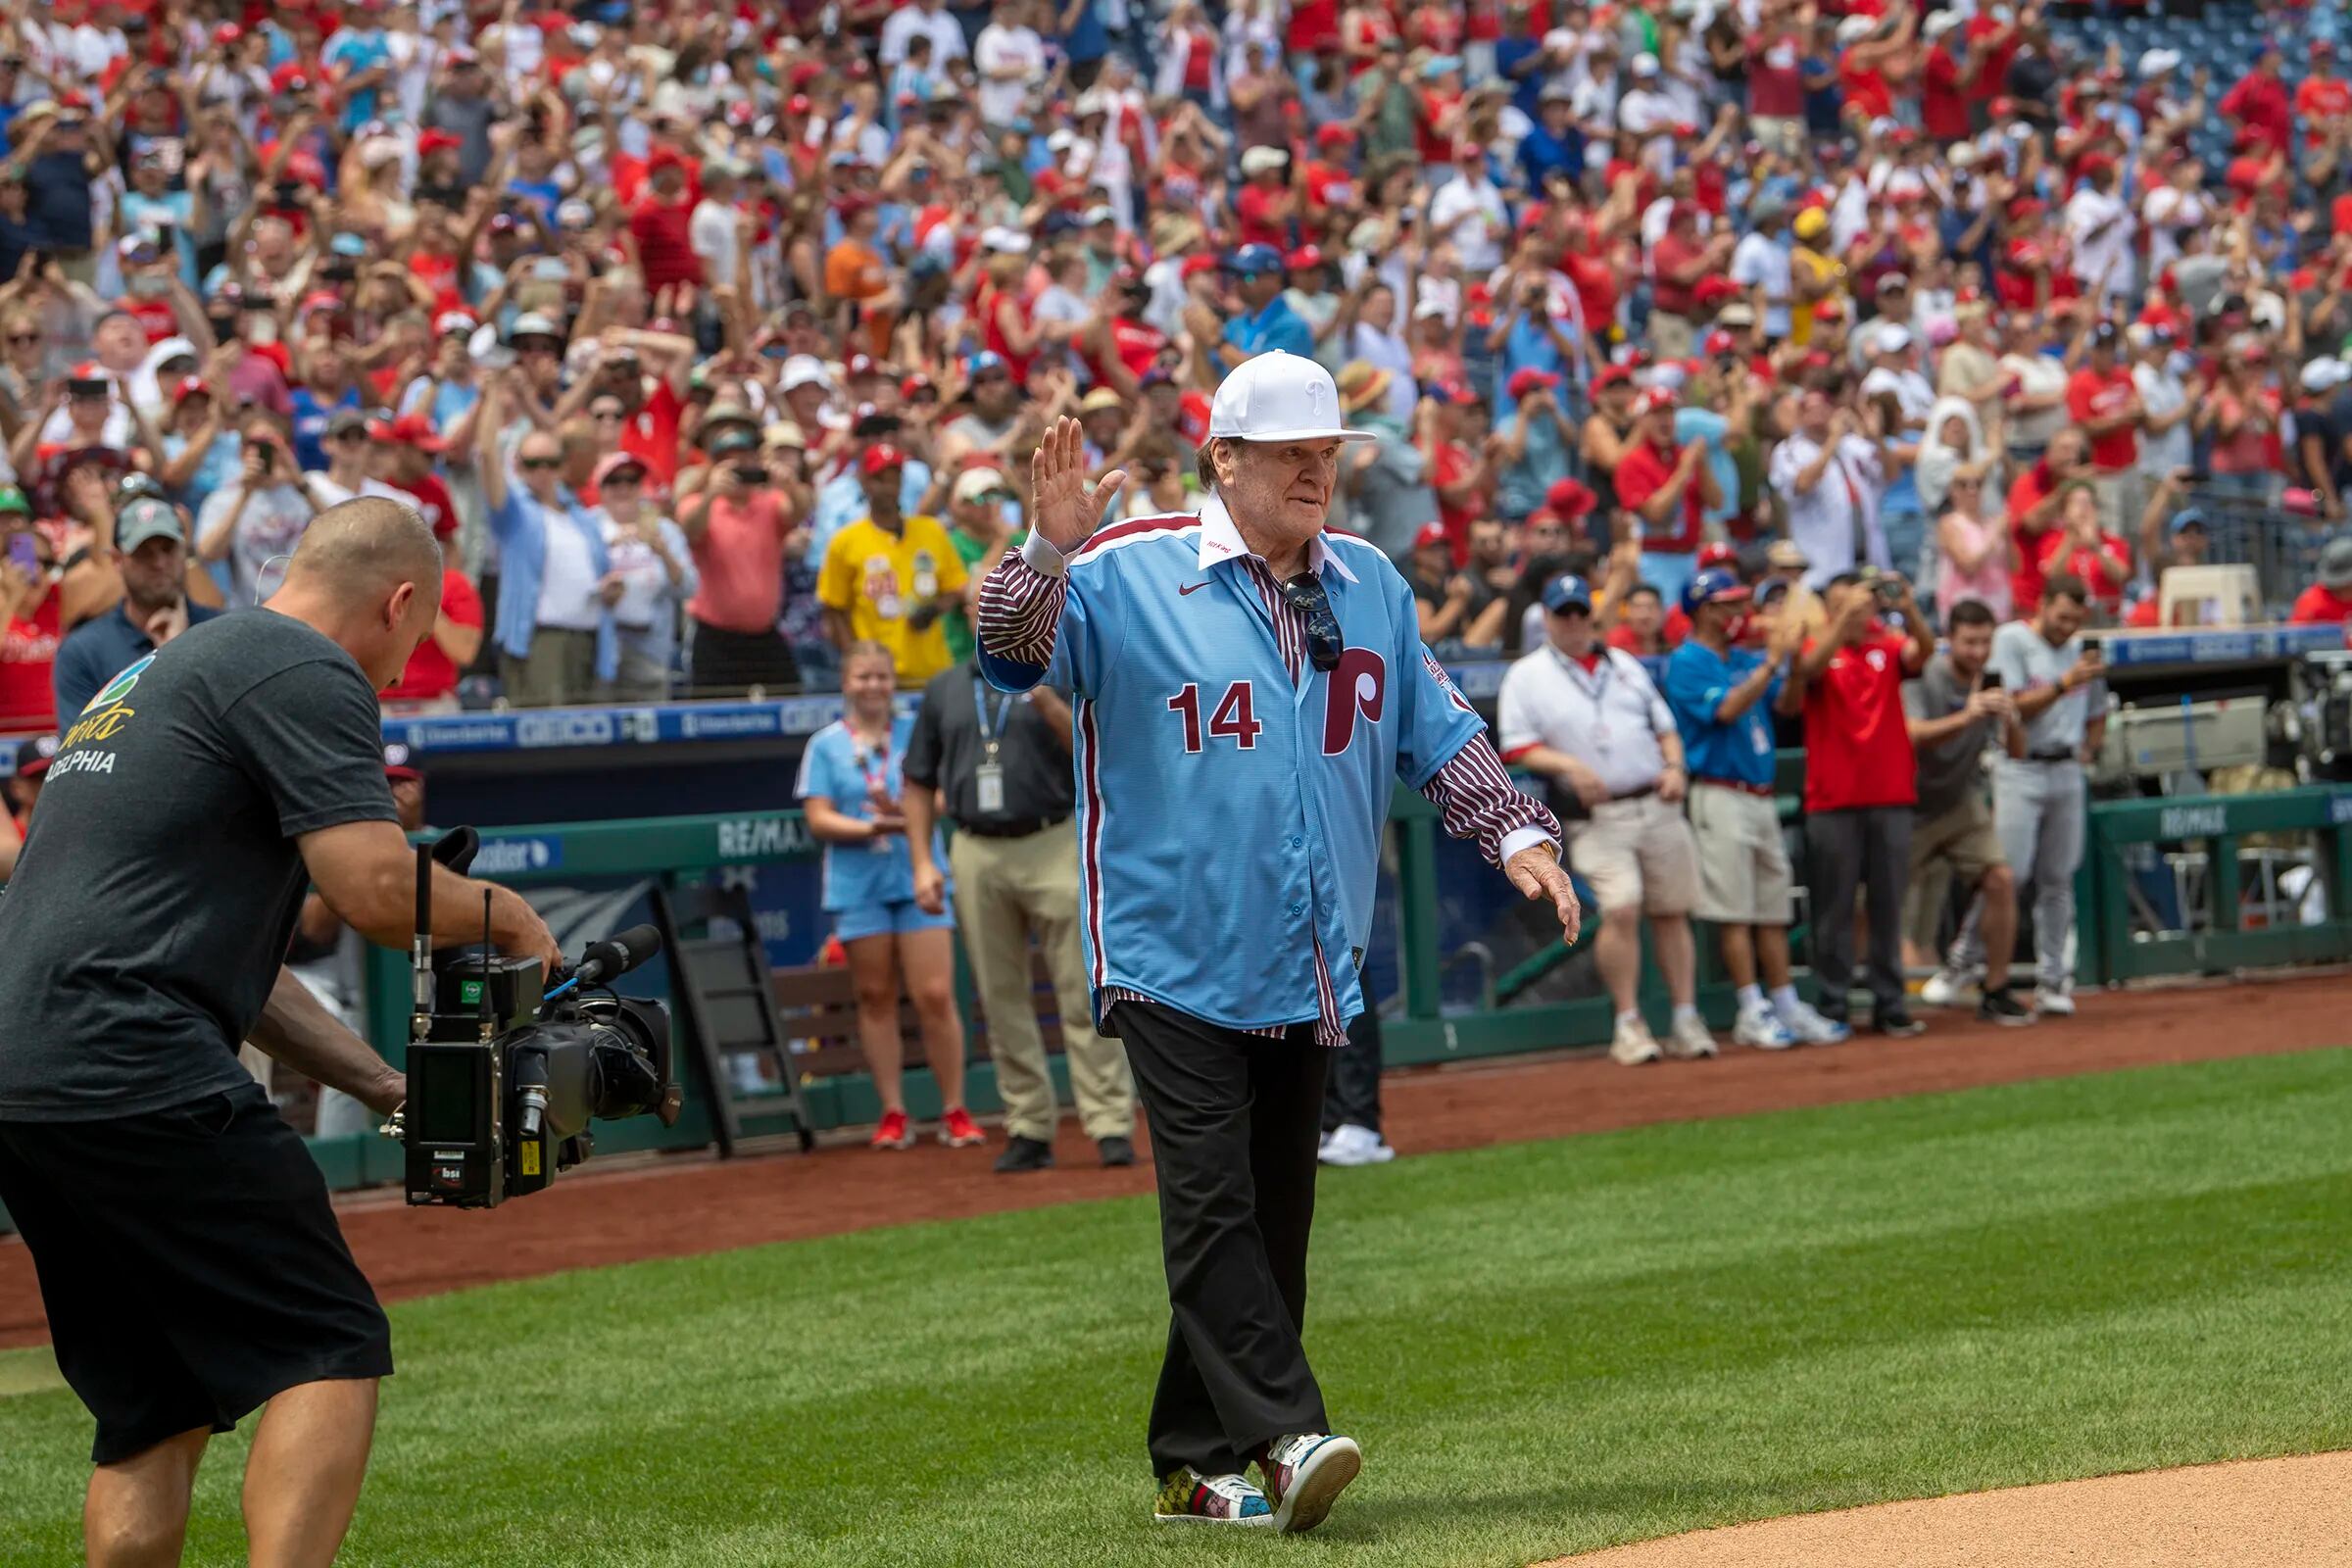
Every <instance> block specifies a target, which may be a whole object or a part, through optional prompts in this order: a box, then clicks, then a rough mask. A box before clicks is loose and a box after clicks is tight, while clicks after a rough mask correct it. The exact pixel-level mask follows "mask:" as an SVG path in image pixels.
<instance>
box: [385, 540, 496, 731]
mask: <svg viewBox="0 0 2352 1568" xmlns="http://www.w3.org/2000/svg"><path fill="white" fill-rule="evenodd" d="M481 651H482V596H481V595H480V594H478V593H476V592H475V591H474V587H473V582H472V580H471V579H470V578H468V577H467V576H466V574H465V573H464V572H462V571H460V570H459V569H458V568H457V567H455V566H444V567H443V568H442V569H441V613H440V615H439V617H438V618H436V619H435V620H434V622H433V634H432V635H431V636H430V637H427V638H426V639H425V640H424V641H423V642H421V643H418V644H417V652H416V653H414V654H412V655H410V656H409V666H408V668H406V669H404V670H402V671H401V672H400V679H399V680H398V681H396V682H394V683H393V684H392V685H391V686H390V687H389V688H387V689H386V690H385V692H384V711H385V712H387V713H454V712H457V711H459V703H458V677H459V676H460V675H462V674H464V673H465V671H466V666H467V665H469V664H471V663H472V662H473V661H474V658H475V656H477V655H478V654H480V653H481Z"/></svg>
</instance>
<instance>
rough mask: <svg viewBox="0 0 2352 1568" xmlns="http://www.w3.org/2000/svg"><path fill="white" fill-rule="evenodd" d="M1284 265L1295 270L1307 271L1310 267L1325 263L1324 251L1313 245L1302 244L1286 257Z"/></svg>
mask: <svg viewBox="0 0 2352 1568" xmlns="http://www.w3.org/2000/svg"><path fill="white" fill-rule="evenodd" d="M1282 265H1283V266H1284V267H1286V268H1289V269H1290V270H1292V271H1294V272H1301V271H1305V270H1307V269H1309V268H1313V267H1321V266H1322V265H1323V252H1322V251H1321V250H1320V249H1319V248H1317V247H1315V246H1313V245H1301V246H1299V248H1298V249H1297V250H1295V251H1293V252H1291V254H1290V255H1288V256H1286V257H1284V258H1283V261H1282Z"/></svg>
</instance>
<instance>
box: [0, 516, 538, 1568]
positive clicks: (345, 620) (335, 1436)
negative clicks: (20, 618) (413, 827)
mask: <svg viewBox="0 0 2352 1568" xmlns="http://www.w3.org/2000/svg"><path fill="white" fill-rule="evenodd" d="M440 581H441V554H440V550H439V548H438V547H437V546H436V545H435V544H434V542H433V537H432V532H431V530H430V529H429V528H428V527H427V526H426V525H425V523H424V521H423V519H421V518H420V517H418V516H417V514H416V513H414V512H412V511H410V510H409V509H407V508H405V507H402V506H398V505H396V504H394V503H390V502H386V501H382V500H378V499H373V498H366V499H361V500H357V501H352V502H348V503H346V504H344V505H342V506H339V507H335V508H333V509H331V510H329V511H327V512H325V513H323V514H321V515H320V516H319V519H318V520H317V521H316V522H314V523H313V524H312V525H311V528H310V530H309V531H308V532H307V533H306V534H305V535H304V536H303V540H302V543H301V546H300V547H299V548H298V549H297V551H296V552H295V555H294V559H293V562H292V564H290V566H289V567H288V570H287V573H286V583H285V586H284V588H283V589H282V590H280V591H279V592H278V594H277V595H276V596H275V597H273V598H272V599H271V600H270V604H269V606H268V607H267V608H266V609H264V610H260V611H254V612H249V613H244V614H237V615H222V616H220V617H218V618H216V619H213V620H210V621H206V622H204V623H203V624H201V625H197V626H193V627H190V628H189V629H188V631H187V632H185V633H184V634H183V635H181V636H179V637H176V638H174V639H172V642H171V644H170V645H169V646H167V647H165V648H162V649H159V650H158V651H157V652H156V653H154V654H152V655H150V656H148V657H146V658H143V659H141V660H139V661H137V662H134V663H132V664H131V665H130V666H129V667H127V668H125V669H123V670H122V671H121V673H119V674H117V675H116V676H115V677H114V678H113V679H112V680H111V681H109V682H108V683H107V684H106V686H105V687H104V688H103V689H102V690H101V691H100V692H99V694H98V696H97V697H96V698H95V699H94V700H93V701H92V703H91V705H90V707H89V708H88V709H87V710H85V711H83V714H82V716H81V718H80V719H79V720H78V721H77V722H76V723H75V724H74V725H73V727H72V728H71V729H70V730H69V731H68V732H67V733H66V735H65V736H64V738H63V740H62V741H61V743H60V745H59V748H58V752H57V756H56V759H55V760H54V762H53V763H52V764H51V767H50V770H49V773H48V776H47V779H46V781H45V788H44V791H43V794H44V799H45V803H46V804H44V805H43V806H42V808H41V809H40V812H39V814H38V815H37V816H36V817H35V818H34V820H33V825H32V834H31V837H30V838H29V839H28V841H27V842H26V844H25V851H24V856H23V858H22V860H21V862H20V864H19V866H18V869H17V874H16V877H15V879H14V880H13V882H12V883H11V884H10V886H9V889H8V892H7V893H6V894H5V896H0V995H5V996H7V997H8V998H10V999H11V1001H12V1002H13V1003H14V1008H13V1010H12V1012H11V1013H10V1015H9V1016H8V1018H7V1020H6V1022H5V1023H4V1024H0V1203H5V1204H6V1205H7V1207H8V1210H9V1212H10V1214H11V1215H13V1216H14V1217H15V1219H16V1221H17V1224H18V1225H19V1227H20V1228H21V1229H22V1231H23V1233H24V1237H25V1244H26V1246H28V1247H29V1248H30V1249H31V1250H32V1257H33V1262H34V1265H35V1267H36V1268H37V1270H38V1271H39V1275H40V1281H41V1292H42V1299H43V1301H44V1303H45V1305H46V1307H47V1309H48V1315H49V1324H50V1331H51V1333H52V1334H53V1335H54V1337H55V1346H56V1352H57V1360H58V1366H59V1369H60V1370H61V1371H62V1372H63V1373H64V1374H65V1377H66V1381H67V1382H68V1383H69V1384H70V1385H71V1386H72V1387H73V1391H74V1393H75V1394H77V1395H78V1396H79V1397H80V1398H81V1400H82V1402H83V1403H84V1404H85V1405H87V1406H88V1408H89V1409H90V1411H91V1413H92V1414H93V1415H95V1416H96V1417H97V1423H98V1425H97V1437H96V1441H95V1442H94V1443H93V1445H92V1446H91V1450H90V1456H91V1459H92V1461H93V1463H95V1464H96V1466H97V1470H96V1472H95V1474H93V1475H92V1477H91V1478H90V1486H89V1496H88V1501H87V1504H86V1507H85V1509H84V1513H83V1521H84V1529H85V1531H86V1533H87V1537H88V1542H87V1545H88V1553H89V1560H90V1561H91V1562H93V1563H127V1562H139V1563H151V1562H170V1561H175V1560H177V1558H178V1556H179V1551H180V1545H181V1541H182V1538H183V1535H184V1532H185V1530H186V1525H187V1516H188V1503H189V1494H190V1488H191V1485H192V1483H193V1482H194V1479H195V1474H196V1466H197V1462H198V1460H199V1459H200V1458H201V1457H202V1455H203V1452H204V1448H205V1445H206V1443H207V1442H208V1441H209V1439H210V1437H211V1435H212V1434H213V1433H215V1432H225V1431H228V1430H229V1429H230V1428H232V1427H233V1426H235V1425H236V1423H237V1422H238V1420H239V1419H241V1418H242V1417H243V1416H244V1415H245V1414H246V1413H247V1412H248V1411H251V1410H253V1409H255V1408H256V1407H258V1406H261V1405H264V1404H267V1405H268V1406H269V1410H268V1413H267V1414H265V1415H264V1417H263V1418H262V1421H261V1424H260V1427H259V1429H258V1430H257V1432H256V1433H255V1436H254V1442H253V1448H252V1453H251V1456H250V1458H249V1459H248V1461H247V1465H246V1487H245V1494H244V1511H245V1524H246V1530H247V1534H248V1537H249V1541H250V1547H251V1552H252V1558H253V1560H254V1561H256V1562H271V1563H294V1562H302V1563H324V1562H327V1561H328V1560H330V1559H331V1558H332V1557H333V1556H334V1554H335V1551H336V1548H337V1547H338V1545H339V1544H340V1543H341V1541H342V1537H343V1533H344V1531H345V1529H346V1528H347V1527H348V1526H349V1524H350V1522H351V1515H352V1510H353V1508H354V1506H355V1505H356V1503H357V1502H358V1499H359V1492H360V1484H361V1480H362V1476H363V1474H364V1472H365V1470H366V1467H367V1460H368V1443H369V1440H370V1437H371V1435H372V1432H373V1427H374V1419H375V1397H376V1391H375V1380H376V1379H378V1378H380V1377H383V1376H384V1375H385V1374H387V1373H389V1372H390V1371H391V1370H392V1362H391V1355H390V1351H389V1348H388V1328H387V1325H386V1323H385V1321H384V1316H383V1313H382V1311H381V1309H380V1308H379V1307H378V1306H377V1305H376V1302H375V1297H374V1295H373V1293H372V1292H371V1291H370V1290H369V1289H368V1282H367V1280H366V1279H365V1278H364V1277H362V1275H361V1273H360V1271H359V1268H358V1266H357V1265H356V1264H354V1263H353V1261H352V1258H351V1253H350V1251H349V1250H348V1249H347V1248H346V1247H345V1246H344V1243H343V1239H342V1236H341V1234H340V1232H339V1231H338V1230H337V1229H336V1226H335V1221H334V1216H333V1212H332V1210H331V1209H330V1208H329V1206H328V1204H327V1198H326V1187H325V1183H324V1182H323V1180H322V1179H321V1178H320V1176H319V1167H318V1166H317V1165H316V1164H315V1163H313V1161H312V1159H311V1157H310V1155H309V1153H308V1152H306V1151H305V1150H304V1148H303V1145H302V1141H301V1140H300V1139H299V1138H297V1137H296V1136H295V1134H294V1132H293V1131H292V1129H290V1128H289V1127H287V1126H286V1124H285V1123H284V1122H283V1121H281V1120H280V1119H279V1118H278V1116H277V1114H276V1112H275V1110H274V1109H273V1108H272V1107H271V1105H270V1099H269V1096H268V1095H267V1094H266V1093H264V1092H263V1090H262V1089H261V1088H260V1087H259V1086H258V1085H257V1084H255V1083H254V1081H253V1079H252V1078H251V1077H250V1076H248V1075H247V1073H246V1071H245V1069H244V1068H243V1067H241V1066H240V1065H239V1064H238V1061H237V1048H238V1044H239V1042H241V1041H245V1040H251V1041H252V1042H253V1043H254V1044H256V1045H258V1046H260V1047H261V1048H262V1049H263V1050H265V1051H267V1052H268V1053H269V1054H271V1055H272V1056H274V1057H276V1058H277V1059H278V1060H280V1061H283V1062H285V1063H286V1064H287V1065H288V1066H290V1067H293V1068H294V1069H295V1070H296V1071H298V1072H301V1073H303V1074H305V1075H306V1076H309V1077H311V1078H314V1079H317V1080H318V1081H319V1082H320V1083H321V1084H324V1085H326V1086H328V1087H330V1088H334V1089H340V1090H342V1091H343V1092H344V1093H346V1094H350V1095H353V1096H355V1097H357V1098H358V1099H360V1100H361V1101H363V1102H365V1103H367V1104H368V1106H369V1107H370V1108H371V1109H374V1110H376V1111H378V1112H388V1111H390V1110H392V1109H393V1108H394V1107H395V1106H397V1105H398V1104H400V1103H401V1101H402V1099H403V1097H404V1095H405V1093H406V1085H405V1080H404V1079H403V1077H402V1075H401V1074H400V1073H397V1072H395V1071H393V1070H392V1069H391V1068H389V1067H388V1066H386V1065H385V1064H384V1062H383V1061H382V1060H381V1059H379V1058H378V1057H377V1056H376V1054H374V1052H372V1051H371V1050H369V1049H368V1045H367V1044H366V1042H364V1041H362V1040H360V1039H359V1038H358V1037H357V1036H355V1035H353V1034H352V1033H351V1032H350V1031H348V1030H346V1029H344V1028H343V1027H342V1026H340V1025H339V1024H337V1023H335V1022H334V1021H333V1019H332V1018H331V1017H330V1016H329V1015H328V1013H327V1012H326V1010H325V1009H324V1008H323V1007H321V1006H320V1005H319V1003H318V1002H317V1001H316V1000H315V999H314V998H313V997H312V996H311V994H310V993H309V992H308V991H307V990H305V989H304V988H303V986H302V984H301V982H300V981H298V980H296V979H294V978H293V977H292V976H290V975H288V974H287V973H286V972H285V971H284V970H283V969H282V968H281V967H280V964H279V959H280V957H281V956H283V955H284V954H285V952H286V949H287V944H288V940H289V939H290V937H291V936H292V934H293V931H294V925H295V918H296V914H297V912H298V910H299V909H300V907H301V904H302V899H303V894H304V890H305V888H306V886H309V885H314V884H315V885H316V886H317V887H318V889H319V893H320V894H321V895H322V896H323V897H324V898H325V899H326V901H327V903H328V904H329V905H330V906H332V907H334V909H335V910H336V912H338V913H339V914H341V915H342V916H343V917H344V918H345V919H346V920H348V921H349V922H350V923H351V924H352V925H353V926H354V927H355V928H356V929H358V930H359V931H360V932H361V933H362V934H364V935H365V936H367V937H368V938H369V939H370V940H371V941H374V942H378V943H381V944H384V945H386V946H397V945H404V944H405V943H406V942H407V941H408V938H409V932H410V927H411V925H412V923H413V921H414V917H415V909H414V907H413V898H414V893H413V890H414V887H415V880H414V874H413V867H414V858H413V856H412V854H411V852H410V849H409V846H408V841H407V840H406V839H405V838H403V837H402V835H401V831H400V828H399V827H398V825H397V822H396V817H395V811H394V808H393V802H392V794H391V791H390V790H389V788H387V786H386V784H385V781H384V760H383V752H382V737H381V734H380V732H379V729H378V720H377V711H376V698H375V694H376V691H377V690H378V689H379V688H381V687H383V686H386V685H389V684H390V683H391V682H392V680H393V679H394V678H395V677H397V676H398V675H399V673H400V671H401V669H402V667H403V666H404V665H405V664H406V663H407V662H408V660H409V657H410V655H411V654H413V653H414V652H415V651H416V649H417V644H418V643H420V642H421V641H423V639H424V638H425V637H426V636H427V635H428V634H429V633H430V632H431V630H432V625H433V617H434V614H435V613H436V611H437V609H438V605H439V598H440V594H439V584H440ZM436 876H437V881H436V893H435V900H434V906H433V907H434V908H435V909H437V910H439V911H440V912H441V919H442V922H443V923H442V924H440V925H437V927H436V930H435V935H436V937H438V938H439V939H440V940H441V941H442V942H445V943H449V944H456V943H460V942H463V941H465V940H466V938H468V937H470V936H473V935H475V934H476V933H477V932H478V931H479V929H480V922H481V919H482V899H483V896H484V894H485V892H487V893H488V894H489V896H490V898H491V901H492V902H491V916H492V932H493V938H494V940H495V941H496V942H497V944H498V945H499V947H500V948H502V949H503V950H505V951H508V952H511V953H517V954H524V955H529V956H536V957H540V958H543V959H546V960H548V961H549V962H551V963H552V962H554V961H555V960H556V958H557V954H556V949H555V943H554V940H553V938H551V937H550V936H549V934H548V930H547V927H546V926H545V925H544V924H542V923H541V921H540V919H539V917H538V916H537V915H536V914H534V913H533V912H532V911H531V908H530V907H529V906H528V905H526V904H525V903H524V902H523V901H522V900H521V899H520V898H519V897H517V896H516V895H515V894H514V893H512V892H509V891H507V890H504V889H488V888H485V885H484V884H481V883H478V882H472V881H468V880H467V879H466V878H464V877H460V876H458V875H456V874H455V873H452V872H448V871H438V872H437V873H436Z"/></svg>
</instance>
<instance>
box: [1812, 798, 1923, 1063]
mask: <svg viewBox="0 0 2352 1568" xmlns="http://www.w3.org/2000/svg"><path fill="white" fill-rule="evenodd" d="M1911 814H1912V813H1911V808H1910V807H1908V806H1863V807H1853V808H1849V809H1844V810H1837V811H1808V812H1806V813H1805V842H1806V844H1807V846H1808V847H1809V848H1810V850H1811V853H1812V861H1813V884H1812V886H1813V977H1814V979H1815V980H1816V981H1818V982H1819V984H1820V990H1821V1000H1820V1001H1819V1002H1817V1003H1816V1004H1814V1005H1815V1006H1816V1007H1818V1008H1819V1009H1820V1011H1821V1014H1822V1016H1823V1017H1825V1018H1830V1019H1834V1020H1836V1021H1837V1022H1839V1023H1843V1022H1844V1021H1845V1012H1846V1005H1847V1004H1846V996H1847V993H1848V992H1850V991H1851V990H1852V989H1853V983H1854V901H1855V897H1856V895H1857V893H1859V894H1862V895H1865V896H1867V898H1868V900H1869V907H1868V918H1869V920H1870V951H1869V953H1868V954H1867V955H1865V957H1864V967H1863V981H1864V983H1865V984H1866V985H1868V986H1869V988H1870V995H1871V1001H1872V1004H1873V1005H1874V1006H1876V1007H1877V1009H1878V1010H1879V1011H1880V1012H1882V1013H1887V1012H1900V1011H1901V1010H1902V1009H1903V888H1904V886H1905V883H1906V882H1907V880H1908V879H1909V877H1910V875H1911Z"/></svg>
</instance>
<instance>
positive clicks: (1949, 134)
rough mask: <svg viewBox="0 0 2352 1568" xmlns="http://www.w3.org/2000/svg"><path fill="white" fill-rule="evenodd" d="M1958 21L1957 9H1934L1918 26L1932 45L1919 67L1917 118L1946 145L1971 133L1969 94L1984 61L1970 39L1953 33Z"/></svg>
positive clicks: (1965, 138) (1935, 138)
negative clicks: (1924, 61)
mask: <svg viewBox="0 0 2352 1568" xmlns="http://www.w3.org/2000/svg"><path fill="white" fill-rule="evenodd" d="M1959 25H1960V17H1959V14H1958V13H1957V12H1953V11H1937V12H1933V13H1931V14H1930V15H1929V17H1928V20H1927V22H1926V24H1925V25H1923V26H1922V27H1921V29H1920V30H1921V32H1922V33H1924V34H1925V35H1926V36H1927V38H1928V40H1929V42H1930V43H1931V44H1932V45H1933V47H1931V48H1930V49H1929V50H1928V58H1927V61H1926V63H1925V64H1924V65H1922V66H1921V68H1920V84H1919V121H1920V123H1921V124H1922V125H1923V126H1924V127H1926V129H1927V132H1928V135H1929V136H1930V137H1931V138H1933V139H1934V140H1936V141H1938V142H1943V143H1945V144H1947V145H1948V144H1949V143H1952V142H1956V141H1966V140H1968V138H1969V136H1970V134H1971V133H1972V130H1973V127H1972V126H1971V125H1970V124H1969V120H1968V104H1969V98H1970V96H1971V93H1972V90H1973V89H1974V88H1975V86H1976V83H1977V73H1979V72H1980V71H1982V70H1983V69H1984V65H1985V57H1984V55H1983V53H1982V51H1980V50H1979V49H1978V48H1977V47H1976V44H1975V41H1974V40H1973V39H1970V38H1967V37H1965V36H1954V31H1955V29H1956V28H1957V27H1958V26H1959Z"/></svg>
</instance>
